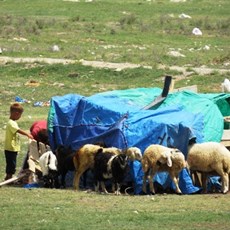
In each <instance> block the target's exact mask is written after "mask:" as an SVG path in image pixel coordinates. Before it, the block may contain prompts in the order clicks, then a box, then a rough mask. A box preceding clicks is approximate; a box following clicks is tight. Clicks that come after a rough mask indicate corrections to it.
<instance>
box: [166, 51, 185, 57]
mask: <svg viewBox="0 0 230 230" xmlns="http://www.w3.org/2000/svg"><path fill="white" fill-rule="evenodd" d="M168 55H169V56H173V57H185V55H184V54H181V53H180V52H178V51H175V50H172V51H169V52H168Z"/></svg>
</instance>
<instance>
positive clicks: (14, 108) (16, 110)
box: [10, 103, 24, 113]
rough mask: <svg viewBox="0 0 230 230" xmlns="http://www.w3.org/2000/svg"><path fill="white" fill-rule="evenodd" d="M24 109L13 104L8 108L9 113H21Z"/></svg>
mask: <svg viewBox="0 0 230 230" xmlns="http://www.w3.org/2000/svg"><path fill="white" fill-rule="evenodd" d="M23 111H24V109H23V107H22V105H21V104H20V103H14V104H12V105H11V106H10V112H11V113H12V112H19V113H23Z"/></svg>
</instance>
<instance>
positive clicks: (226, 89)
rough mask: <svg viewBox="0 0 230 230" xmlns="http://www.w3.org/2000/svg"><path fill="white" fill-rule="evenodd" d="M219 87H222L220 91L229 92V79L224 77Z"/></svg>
mask: <svg viewBox="0 0 230 230" xmlns="http://www.w3.org/2000/svg"><path fill="white" fill-rule="evenodd" d="M221 87H222V92H223V93H224V92H230V81H229V80H228V79H227V78H225V79H224V82H223V83H221Z"/></svg>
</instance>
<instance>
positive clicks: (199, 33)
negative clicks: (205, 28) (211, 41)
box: [192, 27, 203, 36]
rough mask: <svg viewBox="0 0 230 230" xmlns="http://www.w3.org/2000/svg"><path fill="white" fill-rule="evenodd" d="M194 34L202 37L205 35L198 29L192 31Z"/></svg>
mask: <svg viewBox="0 0 230 230" xmlns="http://www.w3.org/2000/svg"><path fill="white" fill-rule="evenodd" d="M192 33H193V34H194V35H196V36H201V35H202V34H203V33H202V32H201V30H200V29H199V28H197V27H195V28H194V29H193V30H192Z"/></svg>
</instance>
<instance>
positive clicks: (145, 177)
mask: <svg viewBox="0 0 230 230" xmlns="http://www.w3.org/2000/svg"><path fill="white" fill-rule="evenodd" d="M147 174H148V173H145V174H144V176H143V184H142V191H143V192H144V193H145V194H146V193H147V191H146V180H147Z"/></svg>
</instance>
